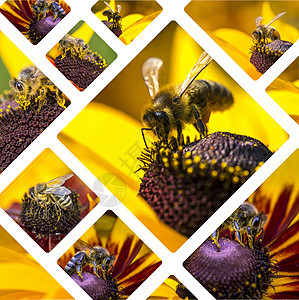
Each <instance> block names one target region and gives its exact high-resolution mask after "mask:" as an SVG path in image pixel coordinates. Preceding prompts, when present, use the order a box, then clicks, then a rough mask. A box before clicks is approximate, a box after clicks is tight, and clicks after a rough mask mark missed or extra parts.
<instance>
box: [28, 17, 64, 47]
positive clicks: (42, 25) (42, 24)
mask: <svg viewBox="0 0 299 300" xmlns="http://www.w3.org/2000/svg"><path fill="white" fill-rule="evenodd" d="M60 21H61V19H60V18H56V19H55V20H54V17H53V16H49V17H45V18H43V19H41V20H39V21H37V20H36V19H34V20H33V21H32V22H31V23H30V26H29V32H28V36H29V39H30V41H31V42H32V43H33V44H34V45H36V44H37V43H39V42H40V41H41V40H42V39H43V38H44V37H45V36H46V35H47V34H48V33H49V32H50V31H51V30H52V29H53V28H54V27H55V26H56V25H57V24H58V23H59V22H60Z"/></svg>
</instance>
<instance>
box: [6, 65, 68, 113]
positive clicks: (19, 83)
mask: <svg viewBox="0 0 299 300" xmlns="http://www.w3.org/2000/svg"><path fill="white" fill-rule="evenodd" d="M9 85H10V87H11V89H12V90H13V92H14V94H15V100H16V101H17V102H18V104H19V105H20V106H21V107H23V108H24V109H27V107H28V106H29V105H30V104H31V101H33V100H34V101H35V102H39V108H38V111H40V109H41V108H42V106H43V105H44V104H45V103H46V101H47V96H49V93H51V94H54V95H55V97H56V100H57V103H58V104H59V105H60V106H61V107H63V108H65V105H64V103H65V98H64V96H63V94H62V92H61V91H60V90H59V89H58V88H57V87H56V86H55V85H54V84H53V83H52V81H50V80H49V79H48V78H47V77H46V76H45V75H44V73H42V72H41V71H40V70H39V69H38V68H37V67H36V66H28V67H25V68H23V69H22V70H21V71H20V72H19V78H14V79H12V80H10V81H9Z"/></svg>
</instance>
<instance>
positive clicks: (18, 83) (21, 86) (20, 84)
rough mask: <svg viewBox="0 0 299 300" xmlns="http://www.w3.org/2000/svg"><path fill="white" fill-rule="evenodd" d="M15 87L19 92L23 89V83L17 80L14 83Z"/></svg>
mask: <svg viewBox="0 0 299 300" xmlns="http://www.w3.org/2000/svg"><path fill="white" fill-rule="evenodd" d="M16 88H17V89H18V91H20V92H22V91H23V90H24V87H23V84H22V83H21V82H19V81H18V82H17V83H16Z"/></svg>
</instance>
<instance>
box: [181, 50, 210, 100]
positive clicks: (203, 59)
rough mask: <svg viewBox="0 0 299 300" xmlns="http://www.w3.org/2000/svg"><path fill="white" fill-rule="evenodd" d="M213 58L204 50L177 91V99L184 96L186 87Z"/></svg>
mask: <svg viewBox="0 0 299 300" xmlns="http://www.w3.org/2000/svg"><path fill="white" fill-rule="evenodd" d="M212 60H213V58H212V57H211V56H210V55H209V54H208V53H207V52H205V51H204V52H203V54H202V55H201V56H200V57H199V59H198V61H197V62H196V64H195V65H194V67H193V68H192V69H191V71H190V72H189V74H188V75H187V77H186V79H185V80H184V82H183V83H182V85H181V86H180V89H179V91H178V92H177V95H176V96H175V99H179V98H181V97H182V95H183V94H184V93H185V91H186V89H187V88H188V87H189V86H190V84H191V83H192V82H193V81H194V79H195V78H196V77H197V75H198V74H199V73H200V72H201V71H202V70H203V69H204V68H205V67H207V66H208V65H209V64H210V62H211V61H212Z"/></svg>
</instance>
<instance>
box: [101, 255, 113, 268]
mask: <svg viewBox="0 0 299 300" xmlns="http://www.w3.org/2000/svg"><path fill="white" fill-rule="evenodd" d="M114 262H115V256H114V255H112V254H111V255H109V256H107V257H106V258H105V260H104V262H103V264H104V266H105V269H107V270H108V269H109V268H110V267H111V266H112V265H113V263H114Z"/></svg>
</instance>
